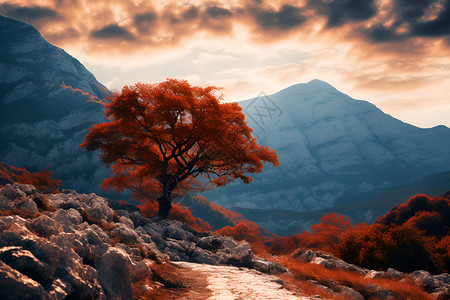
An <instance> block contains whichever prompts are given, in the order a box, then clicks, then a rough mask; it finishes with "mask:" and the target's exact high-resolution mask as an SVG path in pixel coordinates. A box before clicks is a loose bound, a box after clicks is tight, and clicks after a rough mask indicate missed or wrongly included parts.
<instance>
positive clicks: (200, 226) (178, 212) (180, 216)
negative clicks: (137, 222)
mask: <svg viewBox="0 0 450 300" xmlns="http://www.w3.org/2000/svg"><path fill="white" fill-rule="evenodd" d="M138 208H139V210H140V211H141V214H142V215H144V216H146V217H154V216H157V215H158V208H157V207H156V205H155V204H154V203H153V202H151V201H143V202H141V203H140V204H139V205H138ZM169 219H170V220H177V221H180V222H182V223H184V224H187V225H189V226H191V227H192V228H193V229H195V230H197V231H210V230H211V226H209V224H208V222H204V221H203V220H202V219H199V218H196V217H194V216H193V215H192V213H191V211H190V210H189V208H187V207H182V206H179V205H176V204H173V205H172V210H171V213H170V215H169Z"/></svg>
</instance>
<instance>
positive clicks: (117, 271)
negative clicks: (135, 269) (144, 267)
mask: <svg viewBox="0 0 450 300" xmlns="http://www.w3.org/2000/svg"><path fill="white" fill-rule="evenodd" d="M95 267H96V269H97V272H98V281H99V283H100V285H101V286H102V288H103V291H104V292H105V296H106V298H107V299H116V298H118V299H132V298H133V289H132V287H131V281H130V276H131V274H130V264H129V262H128V260H127V259H126V257H125V256H124V254H123V252H122V251H119V250H118V249H116V248H113V247H110V248H109V249H108V251H107V252H106V253H105V254H103V255H102V256H101V257H100V258H99V259H98V260H97V261H96V263H95Z"/></svg>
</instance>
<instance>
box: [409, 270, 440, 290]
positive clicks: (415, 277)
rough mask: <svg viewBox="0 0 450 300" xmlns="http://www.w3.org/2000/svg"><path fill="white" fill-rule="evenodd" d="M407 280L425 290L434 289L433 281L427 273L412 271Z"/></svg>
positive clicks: (434, 282)
mask: <svg viewBox="0 0 450 300" xmlns="http://www.w3.org/2000/svg"><path fill="white" fill-rule="evenodd" d="M408 278H410V279H411V280H412V281H413V282H415V283H416V284H418V285H420V286H423V287H424V288H425V289H427V290H430V289H434V288H436V281H435V279H434V278H433V276H431V275H430V273H429V272H427V271H423V270H418V271H414V272H412V273H410V274H409V275H408Z"/></svg>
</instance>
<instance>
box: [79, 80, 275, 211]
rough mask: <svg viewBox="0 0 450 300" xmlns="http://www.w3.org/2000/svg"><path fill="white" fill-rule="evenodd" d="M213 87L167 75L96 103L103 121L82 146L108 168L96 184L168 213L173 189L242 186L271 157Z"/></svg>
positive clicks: (238, 109) (235, 106)
mask: <svg viewBox="0 0 450 300" xmlns="http://www.w3.org/2000/svg"><path fill="white" fill-rule="evenodd" d="M219 91H220V89H219V88H217V87H214V86H203V87H201V86H192V85H190V84H189V83H188V82H187V81H184V80H176V79H167V80H166V81H163V82H161V83H156V84H145V83H137V84H135V85H132V86H125V87H124V88H123V89H122V93H121V94H115V95H114V96H112V97H111V98H109V99H108V101H106V102H103V103H102V104H103V105H104V107H105V108H106V111H105V114H106V116H107V118H108V121H107V122H105V123H101V124H98V125H93V126H92V127H91V128H90V129H89V132H88V134H87V135H86V137H85V141H84V143H83V144H82V145H81V147H84V148H86V149H87V151H94V150H100V157H101V158H102V160H103V162H104V163H105V164H107V165H112V176H111V177H110V178H107V179H105V181H104V182H103V184H102V187H103V188H105V189H109V188H111V189H113V190H115V191H117V192H122V191H124V190H125V189H129V190H131V191H132V196H133V197H135V198H138V199H141V200H142V198H144V199H148V200H151V201H153V202H154V203H155V204H157V205H158V208H159V211H158V215H159V216H160V217H161V218H167V217H168V214H169V210H170V208H171V202H172V198H171V196H172V194H173V193H174V192H175V190H176V189H186V188H193V183H195V182H208V183H209V184H210V186H221V185H224V184H226V183H228V182H230V181H233V180H235V179H241V180H243V181H244V182H245V183H247V184H248V183H249V182H250V181H251V180H252V178H251V177H250V176H248V173H259V172H261V171H262V169H263V166H264V165H263V163H264V162H270V163H272V164H273V166H274V167H275V166H278V165H279V163H278V156H277V155H276V153H275V152H274V151H270V149H269V147H264V146H260V145H258V144H257V142H256V139H255V138H254V137H252V135H251V133H252V131H253V130H252V129H251V128H250V127H248V126H247V123H246V122H245V115H244V114H243V113H242V108H241V107H240V106H239V105H238V104H237V103H221V100H222V94H220V93H219Z"/></svg>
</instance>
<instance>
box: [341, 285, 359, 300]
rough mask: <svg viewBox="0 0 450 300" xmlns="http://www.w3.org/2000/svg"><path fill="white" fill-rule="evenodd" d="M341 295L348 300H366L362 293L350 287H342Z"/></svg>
mask: <svg viewBox="0 0 450 300" xmlns="http://www.w3.org/2000/svg"><path fill="white" fill-rule="evenodd" d="M339 295H341V296H343V297H347V299H352V300H364V297H363V296H362V295H361V294H360V293H358V292H357V291H355V290H354V289H352V288H349V287H348V286H341V287H340V289H339Z"/></svg>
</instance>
